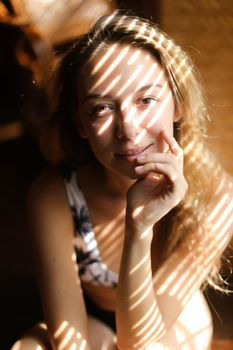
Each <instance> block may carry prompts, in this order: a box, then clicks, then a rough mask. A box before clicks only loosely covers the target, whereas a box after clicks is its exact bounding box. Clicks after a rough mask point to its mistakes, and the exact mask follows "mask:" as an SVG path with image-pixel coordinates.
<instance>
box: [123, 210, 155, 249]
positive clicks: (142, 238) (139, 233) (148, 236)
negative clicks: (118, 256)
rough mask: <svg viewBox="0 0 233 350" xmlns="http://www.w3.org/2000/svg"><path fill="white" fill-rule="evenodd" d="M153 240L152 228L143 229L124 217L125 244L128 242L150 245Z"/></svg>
mask: <svg viewBox="0 0 233 350" xmlns="http://www.w3.org/2000/svg"><path fill="white" fill-rule="evenodd" d="M152 238H153V227H152V226H150V227H144V226H142V225H138V224H137V223H135V222H133V221H132V220H129V218H128V217H127V216H126V218H125V239H126V242H127V241H128V240H129V241H130V243H137V242H139V243H140V244H143V243H145V244H147V243H149V244H150V243H151V241H152Z"/></svg>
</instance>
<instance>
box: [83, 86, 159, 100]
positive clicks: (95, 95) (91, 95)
mask: <svg viewBox="0 0 233 350" xmlns="http://www.w3.org/2000/svg"><path fill="white" fill-rule="evenodd" d="M152 87H158V88H160V89H161V88H162V87H163V86H162V85H161V84H148V85H145V86H142V87H140V88H139V89H138V90H137V91H135V94H137V93H139V92H141V91H144V90H149V89H150V88H152ZM98 98H103V99H104V98H106V99H108V98H109V99H110V98H112V96H111V95H101V94H88V95H86V96H85V97H84V98H83V102H86V101H88V100H92V99H98Z"/></svg>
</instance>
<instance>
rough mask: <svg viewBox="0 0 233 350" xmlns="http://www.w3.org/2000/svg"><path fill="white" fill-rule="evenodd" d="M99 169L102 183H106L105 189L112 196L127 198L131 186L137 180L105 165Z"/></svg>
mask: <svg viewBox="0 0 233 350" xmlns="http://www.w3.org/2000/svg"><path fill="white" fill-rule="evenodd" d="M98 171H99V174H100V177H99V178H101V184H103V183H104V189H105V190H106V191H107V192H108V193H109V194H110V195H112V196H116V197H119V198H122V199H125V196H126V193H127V191H128V189H129V187H130V186H132V185H133V183H134V182H135V180H134V179H130V178H128V177H126V176H123V175H121V174H118V173H115V172H113V171H112V170H109V169H106V168H104V167H101V168H100V169H98Z"/></svg>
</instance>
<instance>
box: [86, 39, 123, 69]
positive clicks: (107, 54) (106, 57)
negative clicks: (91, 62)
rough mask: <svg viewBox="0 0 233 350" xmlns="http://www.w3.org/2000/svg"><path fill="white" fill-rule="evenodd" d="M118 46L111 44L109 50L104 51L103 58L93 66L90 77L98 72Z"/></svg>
mask: <svg viewBox="0 0 233 350" xmlns="http://www.w3.org/2000/svg"><path fill="white" fill-rule="evenodd" d="M117 46H118V44H117V43H116V44H113V45H112V46H111V47H110V48H109V50H107V51H106V53H105V54H104V56H103V57H102V58H101V60H99V62H98V63H97V64H96V65H95V67H94V68H93V69H92V71H91V75H94V74H95V73H97V72H98V71H99V69H100V68H101V67H102V66H103V64H104V63H105V62H106V61H107V60H108V59H109V58H110V57H111V55H112V54H113V52H114V51H115V49H116V48H117Z"/></svg>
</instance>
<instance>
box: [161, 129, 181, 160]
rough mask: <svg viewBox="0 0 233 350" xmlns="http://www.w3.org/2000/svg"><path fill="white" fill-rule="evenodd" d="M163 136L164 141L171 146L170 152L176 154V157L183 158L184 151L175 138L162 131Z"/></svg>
mask: <svg viewBox="0 0 233 350" xmlns="http://www.w3.org/2000/svg"><path fill="white" fill-rule="evenodd" d="M161 135H162V137H163V139H164V140H165V141H166V143H167V144H168V146H169V149H170V151H171V152H172V154H174V155H175V156H176V157H181V156H183V150H182V148H181V147H180V145H179V144H178V142H177V141H176V139H175V137H174V136H172V135H171V134H169V132H167V131H166V130H162V131H161Z"/></svg>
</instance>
